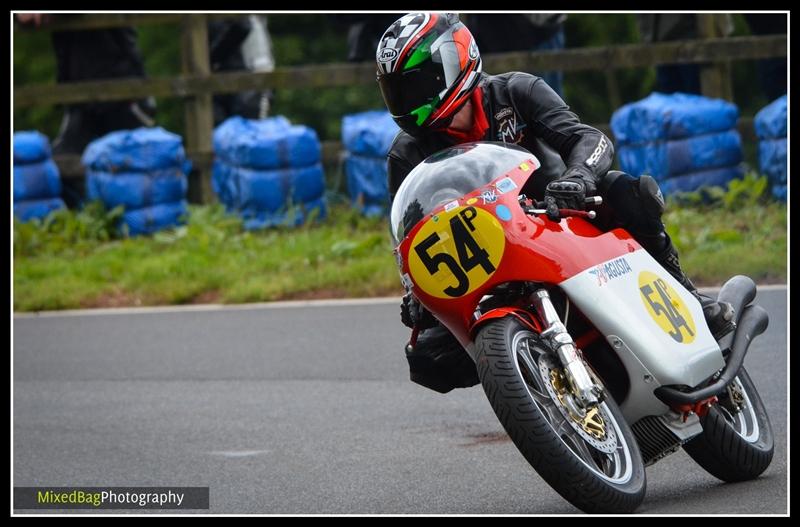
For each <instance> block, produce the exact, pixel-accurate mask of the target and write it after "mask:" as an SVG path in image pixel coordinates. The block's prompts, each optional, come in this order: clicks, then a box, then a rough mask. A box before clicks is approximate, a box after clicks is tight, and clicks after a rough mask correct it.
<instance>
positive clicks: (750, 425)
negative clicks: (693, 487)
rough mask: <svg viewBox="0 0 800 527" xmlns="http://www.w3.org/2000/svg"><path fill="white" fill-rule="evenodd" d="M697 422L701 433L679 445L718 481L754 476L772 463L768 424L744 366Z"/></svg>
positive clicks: (770, 430)
mask: <svg viewBox="0 0 800 527" xmlns="http://www.w3.org/2000/svg"><path fill="white" fill-rule="evenodd" d="M700 424H702V425H703V433H702V434H700V435H699V436H697V437H696V438H694V439H692V440H691V441H689V442H688V443H686V444H684V445H683V448H684V450H686V453H687V454H689V455H690V456H691V457H692V459H694V460H695V461H696V462H697V464H698V465H700V466H701V467H703V468H704V469H705V470H706V472H708V473H709V474H711V475H712V476H715V477H717V478H719V479H721V480H722V481H729V482H735V481H747V480H750V479H754V478H756V477H758V476H759V475H760V474H761V473H762V472H764V471H765V470H766V469H767V467H768V466H769V464H770V463H771V462H772V454H773V452H774V448H775V446H774V441H773V437H772V426H771V425H770V422H769V417H768V416H767V411H766V410H765V409H764V403H762V402H761V397H759V395H758V391H757V390H756V386H755V384H753V380H752V379H750V376H749V375H748V374H747V371H745V369H744V367H742V368H741V369H740V370H739V374H738V375H737V376H736V377H735V378H734V379H733V381H731V384H730V386H729V387H728V390H727V393H725V394H724V396H720V400H719V402H718V403H717V404H715V405H713V406H712V407H711V408H709V409H708V413H707V414H706V415H705V416H703V417H702V418H701V419H700Z"/></svg>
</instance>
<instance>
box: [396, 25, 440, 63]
mask: <svg viewBox="0 0 800 527" xmlns="http://www.w3.org/2000/svg"><path fill="white" fill-rule="evenodd" d="M438 36H439V35H437V34H436V33H432V34H430V35H428V37H426V38H425V40H423V41H422V42H421V43H420V45H419V46H418V47H417V49H415V50H414V53H412V54H411V56H410V57H409V58H408V62H406V64H405V66H403V69H404V70H408V69H411V68H413V67H414V66H416V65H417V64H419V63H421V62H425V61H426V60H428V59H429V58H430V57H431V44H433V41H434V40H436V37H438Z"/></svg>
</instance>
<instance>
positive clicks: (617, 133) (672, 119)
mask: <svg viewBox="0 0 800 527" xmlns="http://www.w3.org/2000/svg"><path fill="white" fill-rule="evenodd" d="M738 118H739V109H738V108H737V106H736V105H735V104H733V103H730V102H727V101H724V100H722V99H709V98H707V97H703V96H702V95H693V94H688V93H672V94H663V93H658V92H656V93H653V94H651V95H649V96H648V97H646V98H644V99H642V100H641V101H637V102H634V103H630V104H626V105H625V106H623V107H621V108H619V109H618V110H617V111H616V112H614V114H613V115H612V116H611V130H612V132H613V133H614V138H615V140H616V142H617V144H619V145H629V144H638V143H646V142H650V141H659V140H664V139H680V138H683V137H689V136H695V135H703V134H709V133H713V132H722V131H724V130H729V129H731V128H735V126H736V120H737V119H738Z"/></svg>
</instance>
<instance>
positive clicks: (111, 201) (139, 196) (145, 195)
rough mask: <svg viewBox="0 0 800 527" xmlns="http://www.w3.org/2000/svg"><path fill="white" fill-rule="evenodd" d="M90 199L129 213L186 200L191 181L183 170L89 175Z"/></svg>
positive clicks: (88, 172)
mask: <svg viewBox="0 0 800 527" xmlns="http://www.w3.org/2000/svg"><path fill="white" fill-rule="evenodd" d="M86 185H87V192H86V194H87V196H91V199H99V200H101V201H102V202H103V204H104V205H105V206H106V207H107V208H114V207H116V206H117V205H123V206H124V207H125V209H126V210H131V209H139V208H142V207H147V206H150V205H159V204H161V203H173V202H176V201H181V200H184V199H186V190H187V189H188V187H189V181H188V178H187V177H186V174H184V173H183V170H182V169H180V168H167V169H163V170H154V171H152V172H146V173H144V172H118V173H109V172H98V171H92V170H87V171H86Z"/></svg>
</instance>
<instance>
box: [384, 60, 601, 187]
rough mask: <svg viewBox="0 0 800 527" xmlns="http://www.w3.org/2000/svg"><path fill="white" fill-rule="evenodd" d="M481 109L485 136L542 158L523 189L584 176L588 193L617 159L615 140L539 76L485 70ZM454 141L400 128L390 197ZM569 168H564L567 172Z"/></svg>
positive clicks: (392, 155)
mask: <svg viewBox="0 0 800 527" xmlns="http://www.w3.org/2000/svg"><path fill="white" fill-rule="evenodd" d="M478 87H479V88H480V89H481V90H482V91H483V109H484V112H485V114H486V118H487V120H488V121H489V128H488V129H487V130H486V134H485V135H484V137H483V139H482V140H484V141H501V142H504V143H515V144H518V145H519V146H521V147H523V148H525V149H526V150H529V151H530V152H532V153H533V154H534V155H535V156H536V158H537V159H538V160H539V161H540V162H541V163H542V167H541V168H540V169H539V170H537V171H536V175H535V176H534V177H532V178H531V181H529V184H530V185H532V186H533V190H538V191H539V192H531V190H532V189H531V188H528V189H525V190H523V191H522V192H523V193H525V194H527V195H528V196H534V195H537V194H538V195H543V194H544V187H545V186H546V185H547V183H549V182H550V181H553V180H554V179H558V178H560V177H562V176H564V177H568V176H580V177H581V179H583V181H584V183H585V184H586V185H587V189H586V190H587V194H591V193H592V192H593V191H595V190H596V189H597V185H598V183H599V181H600V179H601V178H602V177H603V176H604V175H605V174H606V172H607V171H608V169H609V168H611V163H612V161H613V159H614V147H613V146H612V144H611V141H610V140H609V139H608V138H607V137H606V136H605V135H604V134H603V133H602V132H600V131H599V130H597V129H595V128H592V127H591V126H588V125H586V124H583V123H581V122H580V121H579V120H578V117H577V116H576V115H575V114H574V113H573V112H572V111H570V109H569V107H568V106H567V105H566V104H565V103H564V101H563V100H561V97H559V96H558V95H557V94H556V92H554V91H553V90H552V89H551V88H550V87H549V86H548V85H547V84H546V83H545V82H544V81H543V80H542V79H541V78H539V77H535V76H533V75H530V74H527V73H520V72H511V73H504V74H502V75H487V74H486V73H483V74H482V78H481V80H480V83H479V85H478ZM452 144H453V140H452V139H451V138H450V137H449V136H447V135H446V134H443V133H436V132H433V133H428V134H425V135H423V136H420V137H412V136H410V135H409V134H407V133H405V132H402V131H401V132H400V133H399V134H398V135H397V137H395V140H394V143H393V144H392V147H391V149H390V150H389V156H388V158H389V196H390V199H394V194H395V193H396V192H397V189H398V188H399V187H400V183H402V182H403V179H405V177H406V176H407V175H408V173H409V172H411V170H412V169H413V168H414V167H415V166H417V165H418V164H419V163H420V162H422V161H423V160H424V159H425V158H426V157H428V156H430V155H432V154H435V153H436V152H438V151H439V150H442V149H444V148H447V147H448V146H451V145H452ZM565 172H566V173H565Z"/></svg>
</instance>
